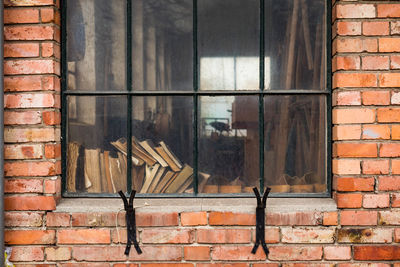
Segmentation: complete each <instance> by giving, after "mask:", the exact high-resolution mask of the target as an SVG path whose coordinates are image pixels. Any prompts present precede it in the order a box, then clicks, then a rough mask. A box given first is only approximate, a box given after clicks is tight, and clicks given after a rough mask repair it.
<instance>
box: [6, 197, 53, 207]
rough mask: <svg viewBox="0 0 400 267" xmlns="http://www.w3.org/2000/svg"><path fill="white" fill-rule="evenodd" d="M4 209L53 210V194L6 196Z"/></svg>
mask: <svg viewBox="0 0 400 267" xmlns="http://www.w3.org/2000/svg"><path fill="white" fill-rule="evenodd" d="M4 209H5V210H55V209H56V202H55V200H54V197H53V196H6V197H4Z"/></svg>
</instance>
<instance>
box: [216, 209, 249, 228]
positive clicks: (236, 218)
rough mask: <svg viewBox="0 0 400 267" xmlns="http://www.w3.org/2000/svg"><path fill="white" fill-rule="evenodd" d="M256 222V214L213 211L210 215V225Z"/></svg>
mask: <svg viewBox="0 0 400 267" xmlns="http://www.w3.org/2000/svg"><path fill="white" fill-rule="evenodd" d="M255 222H256V216H255V214H247V213H233V212H211V213H210V215H209V224H210V225H254V224H255Z"/></svg>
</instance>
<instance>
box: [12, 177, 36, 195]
mask: <svg viewBox="0 0 400 267" xmlns="http://www.w3.org/2000/svg"><path fill="white" fill-rule="evenodd" d="M4 191H5V192H6V193H42V192H43V181H42V180H41V179H6V180H5V182H4Z"/></svg>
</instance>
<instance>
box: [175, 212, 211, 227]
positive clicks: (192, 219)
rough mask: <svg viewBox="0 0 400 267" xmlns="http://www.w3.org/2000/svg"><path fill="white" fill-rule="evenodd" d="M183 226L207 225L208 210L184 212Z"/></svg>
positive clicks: (182, 214)
mask: <svg viewBox="0 0 400 267" xmlns="http://www.w3.org/2000/svg"><path fill="white" fill-rule="evenodd" d="M181 224H182V226H196V225H207V212H204V211H200V212H182V213H181Z"/></svg>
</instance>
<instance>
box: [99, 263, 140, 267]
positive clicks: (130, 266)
mask: <svg viewBox="0 0 400 267" xmlns="http://www.w3.org/2000/svg"><path fill="white" fill-rule="evenodd" d="M107 267H108V266H107ZM113 267H139V264H133V263H131V264H122V263H117V264H114V265H113Z"/></svg>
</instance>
